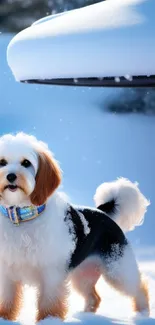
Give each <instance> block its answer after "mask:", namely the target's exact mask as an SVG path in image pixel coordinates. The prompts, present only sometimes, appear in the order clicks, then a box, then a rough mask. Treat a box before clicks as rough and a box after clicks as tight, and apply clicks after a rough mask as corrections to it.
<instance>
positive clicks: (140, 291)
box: [102, 244, 149, 315]
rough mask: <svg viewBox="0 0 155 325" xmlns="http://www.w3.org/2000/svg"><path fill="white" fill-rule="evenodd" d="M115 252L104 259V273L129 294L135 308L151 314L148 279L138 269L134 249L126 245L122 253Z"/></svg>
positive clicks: (114, 285) (109, 280)
mask: <svg viewBox="0 0 155 325" xmlns="http://www.w3.org/2000/svg"><path fill="white" fill-rule="evenodd" d="M117 250H118V247H117V248H116V252H115V253H116V254H115V253H114V252H113V254H112V255H111V256H110V257H107V258H106V259H103V271H102V275H103V277H104V279H105V280H106V281H107V283H109V284H110V285H111V286H112V287H114V288H115V289H116V290H118V291H119V292H120V293H122V294H124V295H126V296H129V297H130V298H131V299H132V302H133V310H134V311H136V312H139V313H145V315H146V314H147V315H149V293H148V287H147V284H146V281H145V280H144V279H143V278H142V275H141V273H140V271H139V269H138V265H137V262H136V260H135V257H134V254H133V251H132V249H131V247H130V246H129V244H128V245H126V246H125V248H124V250H123V252H122V255H121V256H119V255H118V254H117Z"/></svg>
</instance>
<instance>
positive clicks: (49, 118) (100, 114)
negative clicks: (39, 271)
mask: <svg viewBox="0 0 155 325" xmlns="http://www.w3.org/2000/svg"><path fill="white" fill-rule="evenodd" d="M12 37H13V35H8V34H0V54H1V55H0V102H1V105H0V133H1V135H2V134H4V133H10V132H17V131H24V132H27V133H31V134H34V135H35V136H37V138H39V139H41V140H43V141H45V142H47V143H48V144H49V146H50V148H51V150H52V151H53V152H54V154H55V156H56V158H57V159H58V160H59V161H60V164H61V168H62V170H63V184H62V186H61V188H60V189H61V190H62V191H64V192H65V193H67V195H68V196H69V197H70V200H71V201H72V202H73V203H78V204H84V205H91V206H93V205H94V202H93V195H94V193H95V190H96V187H97V186H98V185H99V184H100V183H101V182H104V181H111V180H114V179H116V178H117V177H120V176H123V177H126V178H129V179H130V180H131V181H137V182H138V183H139V187H140V189H141V191H142V192H143V193H144V195H145V196H146V197H147V198H148V199H149V200H150V202H151V205H150V206H149V207H148V212H147V214H146V218H145V221H144V224H143V226H142V227H140V228H137V229H136V230H134V231H133V232H131V233H128V234H127V237H128V238H129V240H130V242H131V244H132V246H133V248H134V251H135V254H136V257H137V260H138V262H139V266H140V269H141V270H142V271H143V272H144V274H145V275H146V276H147V277H148V282H149V288H150V306H151V315H150V318H149V319H148V318H145V317H142V316H140V315H133V314H132V309H131V302H130V301H129V300H128V299H127V298H124V297H122V296H120V294H118V293H117V292H115V291H114V290H112V289H111V288H110V287H109V286H108V285H107V284H106V283H104V282H103V280H102V279H101V280H99V282H98V284H97V286H98V290H99V292H100V294H101V296H102V297H103V300H102V303H101V306H100V308H99V310H98V313H97V315H91V314H87V313H82V312H81V310H82V308H83V300H82V299H81V298H80V297H79V296H78V295H77V294H76V293H75V292H73V293H72V296H71V298H70V311H69V315H68V319H67V320H66V323H67V324H68V325H69V324H75V323H76V322H79V323H81V324H82V325H87V324H90V325H91V324H97V325H100V324H103V325H110V324H118V325H121V324H131V325H137V324H138V325H150V324H151V325H152V324H155V236H154V229H155V219H154V215H155V197H154V184H155V183H154V182H155V168H154V165H155V164H154V162H155V151H154V147H155V117H154V116H146V115H141V114H126V115H123V114H121V115H117V114H115V113H107V112H104V110H103V108H102V110H101V109H100V105H99V103H100V102H101V101H102V103H103V101H105V103H106V101H107V100H108V99H109V98H110V99H111V98H112V97H113V96H114V95H116V92H117V93H118V94H119V92H121V90H120V89H112V88H109V89H107V88H91V87H87V88H78V87H65V86H60V87H56V86H43V85H40V86H38V85H28V84H20V83H17V82H16V81H15V79H14V77H13V75H12V73H11V71H10V69H9V67H8V65H7V61H6V49H7V45H8V43H9V41H10V40H11V38H12ZM102 106H103V104H102ZM131 272H132V270H131ZM34 314H35V304H34V292H33V290H32V288H28V289H26V291H25V307H24V309H23V311H22V313H21V316H20V320H19V321H20V322H21V323H22V324H26V325H27V324H33V323H34ZM4 323H6V324H8V325H9V324H10V322H7V321H3V320H1V321H0V324H2V325H3V324H4ZM52 323H53V324H54V325H60V324H62V322H61V321H60V320H55V319H53V320H51V319H47V320H44V321H42V322H40V324H41V325H46V324H47V325H50V324H52Z"/></svg>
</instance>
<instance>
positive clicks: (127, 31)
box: [7, 0, 155, 83]
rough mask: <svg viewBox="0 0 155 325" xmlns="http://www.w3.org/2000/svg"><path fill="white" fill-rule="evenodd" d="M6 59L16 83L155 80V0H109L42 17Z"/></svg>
mask: <svg viewBox="0 0 155 325" xmlns="http://www.w3.org/2000/svg"><path fill="white" fill-rule="evenodd" d="M7 60H8V64H9V66H10V68H11V70H12V72H13V74H14V76H15V79H16V80H17V81H34V82H35V81H36V82H37V81H38V82H43V83H46V82H47V83H50V82H51V83H52V80H53V79H56V80H60V82H61V80H62V79H63V80H64V79H70V78H84V79H85V78H86V79H89V78H100V79H99V80H100V81H101V80H102V79H101V78H107V77H110V79H111V77H125V79H126V80H127V81H128V82H131V83H132V80H133V79H132V77H135V76H145V77H146V78H147V76H150V75H151V76H153V75H155V0H107V1H103V2H100V3H97V4H94V5H91V6H88V7H85V8H81V9H77V10H72V11H69V12H65V13H62V14H58V15H54V16H49V17H47V18H43V19H41V20H39V21H37V22H36V23H34V24H33V25H32V26H31V27H29V28H27V29H25V30H23V31H22V32H20V33H19V34H17V35H16V36H15V37H14V38H13V39H12V40H11V42H10V44H9V46H8V50H7ZM142 79H143V78H142ZM115 80H116V82H117V81H119V79H118V78H116V79H115Z"/></svg>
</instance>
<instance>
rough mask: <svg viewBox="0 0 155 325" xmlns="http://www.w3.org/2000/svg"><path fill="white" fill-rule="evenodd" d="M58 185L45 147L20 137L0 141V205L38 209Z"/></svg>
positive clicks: (58, 178)
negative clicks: (30, 205)
mask: <svg viewBox="0 0 155 325" xmlns="http://www.w3.org/2000/svg"><path fill="white" fill-rule="evenodd" d="M60 181H61V170H60V168H59V165H58V163H57V162H56V160H55V159H54V158H53V155H52V153H51V152H50V151H49V149H48V147H47V145H46V144H45V143H43V142H41V141H37V139H36V138H35V137H33V136H29V135H26V134H24V133H18V134H17V135H15V136H13V135H10V134H8V135H4V136H3V137H1V138H0V204H3V205H5V206H11V205H16V206H24V205H27V204H33V205H36V206H38V205H41V204H43V203H45V202H46V200H47V199H48V197H49V196H50V195H51V194H52V193H53V192H54V191H55V189H56V188H57V187H58V185H59V184H60Z"/></svg>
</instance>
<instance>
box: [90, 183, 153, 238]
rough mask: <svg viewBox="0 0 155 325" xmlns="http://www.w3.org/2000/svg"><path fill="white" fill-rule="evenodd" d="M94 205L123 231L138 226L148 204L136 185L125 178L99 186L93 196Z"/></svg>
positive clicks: (142, 219) (141, 221)
mask: <svg viewBox="0 0 155 325" xmlns="http://www.w3.org/2000/svg"><path fill="white" fill-rule="evenodd" d="M94 201H95V205H96V207H97V208H98V209H100V210H102V211H103V212H105V213H106V214H107V215H108V216H109V217H110V218H111V219H113V220H114V221H115V222H116V223H117V224H118V225H119V226H120V228H121V229H122V230H123V231H124V232H127V231H131V230H133V229H134V228H135V227H136V226H140V225H141V224H142V223H143V221H144V215H145V212H146V211H147V206H148V205H149V204H150V202H149V201H148V200H147V199H146V197H145V196H144V195H143V194H142V193H141V192H140V190H139V188H138V184H137V183H132V182H130V181H129V180H127V179H125V178H120V179H117V180H116V181H114V182H110V183H103V184H101V185H100V186H99V187H98V188H97V190H96V193H95V195H94Z"/></svg>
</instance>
